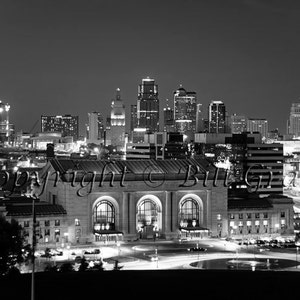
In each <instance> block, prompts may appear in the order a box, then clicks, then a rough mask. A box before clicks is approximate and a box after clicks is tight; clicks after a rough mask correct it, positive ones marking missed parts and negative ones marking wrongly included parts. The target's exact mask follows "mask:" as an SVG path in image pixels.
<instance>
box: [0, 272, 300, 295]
mask: <svg viewBox="0 0 300 300" xmlns="http://www.w3.org/2000/svg"><path fill="white" fill-rule="evenodd" d="M299 284H300V272H291V271H288V272H285V271H277V272H276V271H272V272H270V271H255V272H253V271H241V270H235V271H225V270H220V271H218V270H217V271H216V270H190V269H189V270H153V271H128V270H124V271H122V270H120V271H102V272H82V273H79V272H72V273H50V272H44V273H36V274H35V299H36V300H48V299H52V300H58V299H59V300H60V299H63V300H68V299H70V300H75V299H76V300H77V299H84V300H88V299H104V298H106V299H109V298H110V299H125V298H126V299H143V298H147V299H149V298H152V299H159V298H160V297H168V298H167V299H170V297H174V298H175V297H176V298H182V299H297V298H298V297H297V295H298V294H299ZM30 289H31V274H22V275H19V276H16V277H11V278H6V277H3V278H0V293H1V295H0V299H10V300H13V299H20V300H27V299H31V297H30V295H31V291H30ZM298 299H299V298H298Z"/></svg>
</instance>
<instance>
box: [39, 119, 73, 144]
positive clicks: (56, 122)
mask: <svg viewBox="0 0 300 300" xmlns="http://www.w3.org/2000/svg"><path fill="white" fill-rule="evenodd" d="M41 131H42V132H61V134H62V136H63V137H65V136H71V137H73V139H74V140H78V137H79V117H78V116H71V115H64V116H41Z"/></svg>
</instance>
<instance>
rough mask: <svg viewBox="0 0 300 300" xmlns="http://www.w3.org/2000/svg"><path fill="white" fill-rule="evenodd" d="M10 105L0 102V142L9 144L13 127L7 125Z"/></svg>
mask: <svg viewBox="0 0 300 300" xmlns="http://www.w3.org/2000/svg"><path fill="white" fill-rule="evenodd" d="M9 110H10V105H9V104H8V103H3V102H2V101H1V100H0V142H2V143H3V142H9V141H10V137H11V135H12V134H13V133H14V126H13V125H12V124H10V123H9Z"/></svg>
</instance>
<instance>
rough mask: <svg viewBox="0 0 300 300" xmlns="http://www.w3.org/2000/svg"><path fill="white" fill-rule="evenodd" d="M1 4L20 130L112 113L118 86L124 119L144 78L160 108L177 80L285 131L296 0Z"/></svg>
mask: <svg viewBox="0 0 300 300" xmlns="http://www.w3.org/2000/svg"><path fill="white" fill-rule="evenodd" d="M146 4H147V2H144V1H135V0H132V1H118V0H112V1H96V0H95V1H89V2H88V4H87V3H86V2H83V1H80V0H76V1H65V0H64V1H59V2H58V3H54V2H53V1H27V2H26V4H25V3H22V2H21V1H20V2H15V3H12V2H10V1H2V2H1V3H0V11H1V18H0V24H1V26H0V28H1V29H0V37H1V40H2V45H3V46H2V48H1V50H0V51H1V59H0V64H1V69H0V99H1V100H2V102H5V103H9V105H10V106H11V110H10V121H11V123H13V124H15V127H16V131H20V130H24V131H27V132H28V131H30V130H31V129H32V127H33V126H34V124H35V122H36V120H40V117H41V115H44V114H47V115H65V114H71V115H78V116H79V122H80V134H83V133H84V131H85V128H84V126H85V124H86V123H87V120H88V113H89V112H91V111H99V112H101V113H102V114H103V115H104V116H107V115H109V111H110V104H111V98H112V97H113V96H114V92H115V90H116V89H117V88H120V90H121V93H122V98H123V100H124V104H125V107H126V113H127V115H126V117H127V124H128V123H129V120H130V117H129V111H130V105H132V104H135V103H136V101H137V98H138V93H137V88H138V85H139V84H140V82H141V79H142V78H146V77H147V76H149V77H150V78H153V79H154V80H155V82H156V83H157V84H158V87H159V95H158V98H159V100H160V103H161V105H160V112H162V109H163V107H164V106H165V105H164V104H165V100H166V99H172V95H173V92H174V91H175V90H176V89H177V88H178V87H179V86H180V84H182V85H183V87H184V88H186V89H187V90H193V91H195V92H196V93H197V103H201V104H202V107H203V108H204V109H205V110H207V107H208V105H209V103H210V102H211V101H212V100H215V101H223V102H224V103H225V105H226V108H227V109H228V113H229V114H233V113H237V114H244V115H246V116H247V117H248V118H265V119H267V120H268V121H269V128H270V129H273V128H277V127H278V128H279V130H280V132H281V133H285V132H286V122H287V119H288V117H289V111H290V107H291V103H292V102H295V101H298V100H299V97H300V92H299V86H298V85H299V84H298V83H299V82H300V80H299V79H300V71H299V70H300V62H299V59H298V53H299V50H300V42H299V38H298V33H299V30H300V21H299V20H300V18H299V15H300V4H298V3H296V1H292V0H289V1H284V2H282V1H272V3H271V2H268V1H259V0H244V1H237V0H230V1H226V3H224V2H222V1H220V0H215V1H192V0H190V1H181V0H174V1H163V2H162V1H156V0H154V1H152V5H151V9H150V8H149V9H147V7H148V6H147V5H146Z"/></svg>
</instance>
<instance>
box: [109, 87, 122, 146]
mask: <svg viewBox="0 0 300 300" xmlns="http://www.w3.org/2000/svg"><path fill="white" fill-rule="evenodd" d="M110 137H111V146H113V147H116V150H117V151H120V150H122V151H124V150H125V105H124V104H123V100H122V99H121V94H120V89H117V91H116V98H115V99H113V100H112V102H111V114H110Z"/></svg>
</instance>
